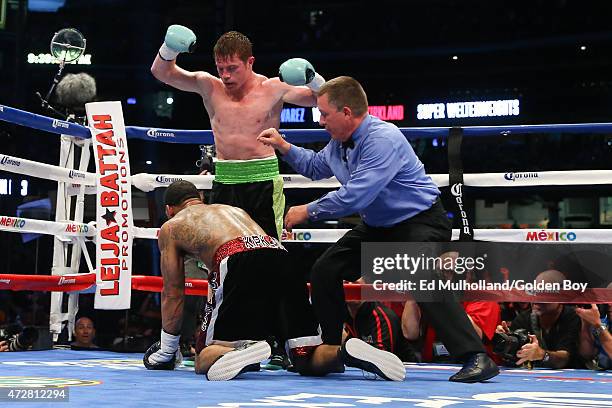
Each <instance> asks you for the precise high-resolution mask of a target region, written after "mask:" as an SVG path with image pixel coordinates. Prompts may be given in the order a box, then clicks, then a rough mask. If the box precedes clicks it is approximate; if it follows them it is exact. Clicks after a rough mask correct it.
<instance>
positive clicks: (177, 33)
mask: <svg viewBox="0 0 612 408" xmlns="http://www.w3.org/2000/svg"><path fill="white" fill-rule="evenodd" d="M195 43H196V36H195V34H194V33H193V31H191V30H190V29H188V28H187V27H185V26H182V25H178V24H174V25H171V26H170V27H168V30H167V31H166V38H164V43H163V44H162V46H161V48H160V49H159V56H160V57H161V58H162V59H163V60H165V61H172V60H173V59H176V56H177V55H179V54H180V53H181V52H192V51H193V49H194V47H195Z"/></svg>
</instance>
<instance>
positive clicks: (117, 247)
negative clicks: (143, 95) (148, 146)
mask: <svg viewBox="0 0 612 408" xmlns="http://www.w3.org/2000/svg"><path fill="white" fill-rule="evenodd" d="M86 110H87V119H88V121H89V124H90V127H91V135H92V140H93V149H94V156H95V161H96V179H97V194H96V225H97V232H98V233H97V236H96V297H95V308H96V309H129V308H130V300H131V290H132V286H131V282H132V240H133V227H134V223H133V219H132V190H131V176H130V160H129V157H128V150H127V137H126V133H125V124H124V122H123V112H122V110H121V103H120V102H95V103H88V104H87V105H86Z"/></svg>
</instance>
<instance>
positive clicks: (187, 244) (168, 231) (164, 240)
mask: <svg viewBox="0 0 612 408" xmlns="http://www.w3.org/2000/svg"><path fill="white" fill-rule="evenodd" d="M250 235H265V232H264V230H263V229H261V227H259V225H257V224H256V223H255V221H253V220H252V219H251V217H249V215H248V214H247V213H246V212H245V211H244V210H241V209H240V208H236V207H231V206H229V205H222V204H211V205H206V204H202V203H201V201H198V200H196V201H194V204H193V205H189V206H187V207H185V208H184V209H183V210H182V211H180V212H179V213H178V214H177V215H176V216H174V217H173V218H172V219H170V220H168V221H167V222H166V223H164V225H163V226H162V228H161V231H160V234H159V241H160V249H161V251H162V266H163V263H164V262H165V261H170V262H171V261H172V260H171V259H164V255H165V254H172V253H174V254H175V255H178V256H181V255H183V254H185V253H188V254H192V255H194V256H196V257H197V258H198V259H200V260H201V261H202V262H204V264H206V266H207V267H208V268H209V269H212V267H213V266H214V265H213V257H214V255H215V252H216V251H217V249H218V248H219V247H220V246H221V245H223V244H224V243H226V242H228V241H231V240H232V239H235V238H238V237H243V236H250ZM166 250H168V251H166ZM172 259H174V257H172Z"/></svg>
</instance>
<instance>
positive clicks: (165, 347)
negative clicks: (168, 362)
mask: <svg viewBox="0 0 612 408" xmlns="http://www.w3.org/2000/svg"><path fill="white" fill-rule="evenodd" d="M180 340H181V335H180V334H179V335H178V336H175V335H174V334H170V333H166V332H165V331H164V329H162V331H161V346H160V350H161V351H162V352H164V353H167V354H174V352H175V351H176V350H178V348H179V341H180Z"/></svg>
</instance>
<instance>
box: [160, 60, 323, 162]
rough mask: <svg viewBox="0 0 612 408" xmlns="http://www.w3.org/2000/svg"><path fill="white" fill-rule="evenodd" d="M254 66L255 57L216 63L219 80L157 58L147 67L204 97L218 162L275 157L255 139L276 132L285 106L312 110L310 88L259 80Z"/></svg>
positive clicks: (217, 61) (178, 85) (268, 147)
mask: <svg viewBox="0 0 612 408" xmlns="http://www.w3.org/2000/svg"><path fill="white" fill-rule="evenodd" d="M253 61H254V57H250V58H249V60H248V61H247V62H243V61H242V60H240V59H239V58H238V57H237V56H234V57H232V58H226V59H223V60H219V59H217V60H216V61H215V65H216V66H217V71H218V74H219V77H215V76H213V75H211V74H209V73H207V72H204V71H197V72H189V71H186V70H184V69H182V68H180V67H178V66H177V65H176V63H175V61H164V60H163V59H161V58H160V57H159V56H157V58H156V59H155V61H154V62H153V66H152V67H151V72H152V73H153V75H154V76H155V77H156V78H157V79H159V80H160V81H162V82H165V83H167V84H168V85H170V86H173V87H174V88H177V89H180V90H183V91H188V92H195V93H198V94H199V95H200V96H201V97H202V100H203V102H204V107H205V108H206V111H207V112H208V116H209V118H210V123H211V127H212V130H213V134H214V136H215V146H216V150H217V158H218V159H220V160H249V159H258V158H264V157H269V156H274V149H273V148H272V147H270V146H265V145H263V144H262V143H260V142H258V141H257V139H256V138H257V136H258V135H259V134H260V133H261V132H262V131H263V130H265V129H268V128H278V127H279V125H280V113H281V110H282V106H283V103H284V102H288V103H292V104H295V105H300V106H316V97H315V95H314V94H313V92H312V91H311V90H310V89H308V88H307V87H305V86H291V85H288V84H286V83H284V82H281V81H280V80H279V79H278V78H276V77H275V78H266V77H265V76H263V75H259V74H257V73H255V72H253Z"/></svg>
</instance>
